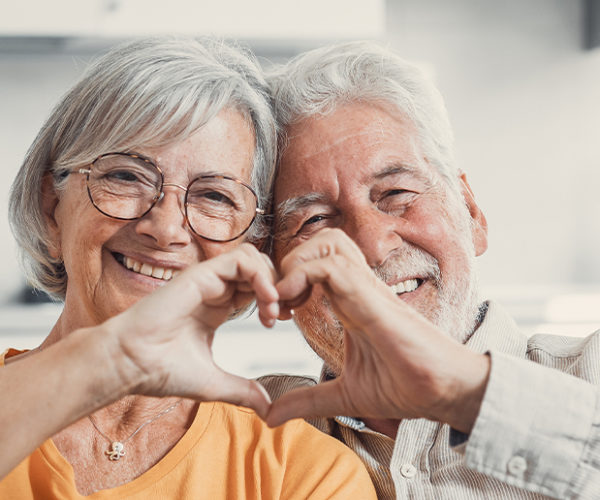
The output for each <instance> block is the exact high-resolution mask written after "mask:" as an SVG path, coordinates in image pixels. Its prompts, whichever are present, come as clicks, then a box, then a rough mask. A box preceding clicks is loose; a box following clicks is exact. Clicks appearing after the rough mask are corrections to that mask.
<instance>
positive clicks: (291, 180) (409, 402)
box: [261, 43, 600, 499]
mask: <svg viewBox="0 0 600 500" xmlns="http://www.w3.org/2000/svg"><path fill="white" fill-rule="evenodd" d="M271 84H272V89H273V94H274V103H275V108H276V112H277V116H278V120H279V122H280V126H281V137H280V145H281V151H280V165H279V172H278V177H277V181H276V185H275V194H274V206H275V214H276V217H275V223H276V233H275V234H276V236H275V241H274V247H273V256H274V261H275V263H276V265H277V266H278V268H279V271H280V274H281V276H282V280H281V281H280V282H279V284H278V286H277V288H278V291H279V294H280V299H281V300H282V301H283V305H284V308H283V311H282V316H281V317H282V318H288V317H290V316H292V315H293V316H294V318H295V321H296V323H297V324H298V326H299V327H300V328H301V329H302V331H303V333H304V335H305V337H306V339H307V341H308V342H309V344H310V345H311V346H312V347H313V349H314V350H315V351H316V352H317V353H318V354H319V355H320V356H321V357H322V358H323V360H324V362H325V364H324V369H323V373H322V378H321V383H319V384H318V385H316V386H314V387H302V386H306V385H314V383H313V382H311V381H310V380H308V379H304V378H301V377H287V376H270V377H264V378H262V379H261V382H262V383H263V384H264V385H265V386H266V387H267V389H268V391H269V392H270V394H271V395H272V397H274V398H278V397H280V399H279V400H278V401H277V402H276V403H275V404H274V406H273V408H272V410H271V412H270V414H269V423H270V424H271V425H275V424H277V423H280V422H282V421H284V420H286V419H288V418H292V417H295V416H303V417H316V416H324V417H331V418H313V419H312V420H311V422H312V423H313V424H314V425H316V426H317V427H319V428H320V429H322V430H323V431H325V432H328V433H330V434H332V435H334V436H336V437H337V438H338V439H340V440H342V441H343V442H345V443H346V444H347V445H348V446H350V447H352V448H353V449H354V450H355V451H356V453H358V454H359V455H360V456H361V457H362V459H363V460H364V462H365V463H366V465H367V466H368V468H369V470H370V473H371V477H372V479H373V481H374V483H375V485H376V488H377V490H378V495H379V497H380V498H452V499H458V498H460V499H471V498H486V499H489V498H497V499H510V498H542V497H545V496H550V497H557V498H599V497H600V418H599V415H600V411H599V410H598V409H597V408H596V406H597V404H598V403H597V399H598V397H597V394H598V393H597V389H596V386H595V385H593V384H596V383H598V377H599V376H600V364H599V363H598V352H599V351H598V349H599V347H600V345H599V341H598V336H595V335H594V336H591V337H590V338H588V339H586V340H583V341H582V340H572V339H563V338H558V337H550V336H536V337H533V338H532V339H529V340H528V339H527V338H526V337H525V336H524V335H523V334H522V333H520V332H519V331H518V329H517V327H516V325H515V324H514V322H513V321H512V320H511V319H510V318H509V317H508V316H507V314H506V313H505V312H504V311H503V310H502V309H501V307H500V306H499V305H497V304H495V303H491V302H481V301H480V300H479V298H478V293H477V286H476V273H475V269H474V261H475V258H476V256H478V255H480V254H482V253H483V252H484V251H485V250H486V246H487V226H486V221H485V217H484V216H483V214H482V212H481V210H480V209H479V207H478V206H477V203H476V202H475V199H474V196H473V193H472V191H471V189H470V187H469V185H468V183H467V179H466V176H465V174H464V173H462V172H461V171H460V170H459V169H458V168H457V167H456V165H455V163H454V159H453V154H452V133H451V129H450V126H449V122H448V119H447V116H446V111H445V108H444V105H443V102H442V99H441V97H440V95H439V93H438V92H437V91H436V89H435V88H433V87H432V85H431V84H430V83H429V82H428V81H427V79H425V78H424V77H423V76H422V74H421V73H420V72H419V71H418V70H417V69H416V68H415V67H413V66H411V65H409V64H407V63H405V62H404V61H402V60H400V59H399V58H397V57H396V56H395V55H394V54H392V53H390V52H388V51H386V50H384V49H381V48H380V47H378V46H376V45H373V44H369V43H351V44H343V45H338V46H334V47H326V48H323V49H318V50H315V51H312V52H308V53H306V54H303V55H301V56H299V57H298V58H296V59H295V60H293V61H291V62H290V63H289V64H288V65H287V66H285V67H283V68H282V69H280V70H278V71H277V72H276V73H275V74H273V76H272V77H271ZM409 306H411V307H409ZM532 361H533V362H532ZM573 375H575V376H573ZM294 388H299V389H297V390H296V391H293V392H288V391H290V390H291V389H294ZM284 393H287V394H285V395H282V394H284ZM358 417H360V419H359V418H358Z"/></svg>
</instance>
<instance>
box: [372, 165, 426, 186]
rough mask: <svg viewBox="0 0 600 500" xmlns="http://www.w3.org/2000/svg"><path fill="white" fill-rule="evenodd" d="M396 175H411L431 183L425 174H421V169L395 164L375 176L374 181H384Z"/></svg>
mask: <svg viewBox="0 0 600 500" xmlns="http://www.w3.org/2000/svg"><path fill="white" fill-rule="evenodd" d="M396 174H410V175H413V176H415V177H417V178H418V179H420V180H423V181H426V182H430V179H429V178H428V177H427V176H426V175H423V172H421V171H420V169H419V168H417V167H415V166H414V165H409V164H406V163H393V164H392V165H388V166H387V167H385V168H384V169H382V170H380V171H379V172H377V173H375V175H373V179H383V178H384V177H388V176H389V175H396Z"/></svg>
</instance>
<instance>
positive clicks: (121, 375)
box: [77, 320, 147, 404]
mask: <svg viewBox="0 0 600 500" xmlns="http://www.w3.org/2000/svg"><path fill="white" fill-rule="evenodd" d="M116 326H117V325H114V324H113V321H112V320H109V321H106V322H104V323H102V324H100V325H97V326H94V327H89V328H84V329H82V330H81V331H79V332H77V333H79V335H81V336H82V340H83V343H84V344H85V345H86V347H87V348H88V349H89V350H91V351H92V352H93V353H94V361H93V364H94V368H93V369H94V370H97V371H98V372H99V374H98V376H97V377H95V378H94V380H95V381H96V387H95V388H94V393H95V394H99V395H102V397H103V398H104V399H107V400H108V401H106V402H104V404H108V403H112V402H113V401H116V400H118V399H120V398H122V397H124V396H127V395H130V394H136V393H137V389H138V388H139V387H140V386H141V385H142V384H143V383H144V380H145V378H146V376H147V375H146V373H144V372H143V371H142V370H140V368H139V366H138V365H137V364H136V363H134V362H133V360H132V358H131V356H130V354H129V353H128V352H127V349H126V347H125V344H124V343H123V342H122V341H121V339H120V336H119V329H118V328H117V327H116Z"/></svg>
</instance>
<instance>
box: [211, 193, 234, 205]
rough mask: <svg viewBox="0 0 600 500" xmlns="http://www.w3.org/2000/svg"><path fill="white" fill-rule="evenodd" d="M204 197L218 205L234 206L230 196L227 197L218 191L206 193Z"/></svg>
mask: <svg viewBox="0 0 600 500" xmlns="http://www.w3.org/2000/svg"><path fill="white" fill-rule="evenodd" d="M204 197H205V198H206V199H207V200H210V201H214V202H216V203H223V204H225V205H232V206H233V205H234V203H233V201H232V200H231V198H229V197H228V196H225V195H224V194H223V193H219V192H218V191H210V192H207V193H204Z"/></svg>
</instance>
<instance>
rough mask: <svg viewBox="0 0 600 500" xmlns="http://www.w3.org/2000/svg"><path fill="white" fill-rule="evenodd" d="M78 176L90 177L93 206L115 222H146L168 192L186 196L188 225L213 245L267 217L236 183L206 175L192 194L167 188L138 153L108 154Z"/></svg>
mask: <svg viewBox="0 0 600 500" xmlns="http://www.w3.org/2000/svg"><path fill="white" fill-rule="evenodd" d="M77 172H78V173H80V174H85V175H86V178H87V191H88V195H89V197H90V201H91V202H92V205H94V207H96V209H98V211H100V212H101V213H103V214H104V215H106V216H108V217H111V218H113V219H119V220H134V219H139V218H141V217H143V216H144V215H146V214H147V213H148V212H150V210H152V208H153V207H154V206H155V205H156V204H157V203H158V202H159V201H160V200H162V198H163V197H164V194H165V193H164V191H163V188H164V187H165V186H171V187H176V188H179V189H181V190H183V191H185V198H184V207H185V218H186V220H187V223H188V225H189V226H190V228H191V230H192V231H193V232H194V233H195V234H197V235H198V236H200V237H201V238H204V239H206V240H210V241H220V242H227V241H232V240H235V239H237V238H239V237H240V236H242V235H243V234H244V233H245V232H246V231H248V229H249V228H250V226H251V225H252V223H253V222H254V219H255V218H256V214H264V210H262V209H261V208H258V198H257V196H256V193H255V192H254V190H253V189H252V188H251V187H250V186H249V185H247V184H246V183H244V182H243V181H241V180H239V179H236V178H235V177H229V176H227V175H201V176H199V177H196V178H195V179H194V180H193V181H192V182H190V183H189V184H188V186H187V188H186V187H184V186H180V185H179V184H172V183H165V182H164V174H163V173H162V171H161V169H160V168H158V166H157V165H155V164H154V163H153V162H152V161H151V160H149V159H148V158H144V157H143V156H141V155H138V154H134V153H107V154H103V155H101V156H99V157H98V158H96V159H95V160H94V161H93V162H92V163H91V164H90V165H89V168H80V169H79V170H78V171H77Z"/></svg>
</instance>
